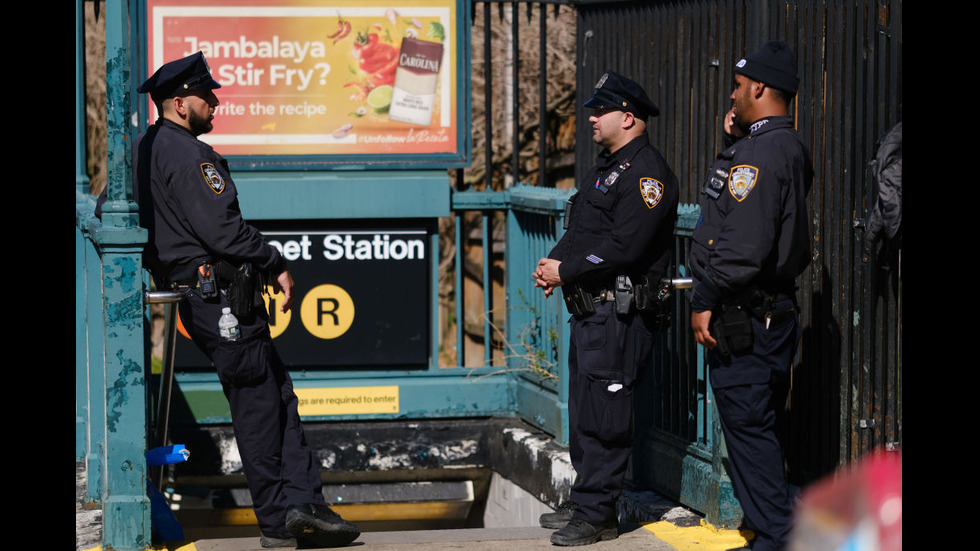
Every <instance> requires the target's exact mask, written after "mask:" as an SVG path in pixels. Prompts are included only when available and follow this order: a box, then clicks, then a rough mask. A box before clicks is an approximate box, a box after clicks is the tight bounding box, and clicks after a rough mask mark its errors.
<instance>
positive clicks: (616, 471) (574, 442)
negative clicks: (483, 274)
mask: <svg viewBox="0 0 980 551" xmlns="http://www.w3.org/2000/svg"><path fill="white" fill-rule="evenodd" d="M585 107H589V108H591V109H592V116H591V117H589V121H590V122H591V123H592V129H593V139H594V141H595V142H596V143H598V144H599V145H601V146H603V148H604V149H603V150H602V152H601V153H600V154H599V156H598V158H597V159H596V166H595V167H594V168H593V169H592V171H591V172H590V173H589V175H588V176H587V177H586V178H585V180H584V181H582V182H581V183H580V185H579V188H578V191H577V193H576V194H575V195H574V196H573V197H572V198H571V199H570V203H571V204H570V209H569V211H568V215H567V216H566V224H567V226H566V229H567V231H566V232H565V234H564V235H563V236H562V238H561V239H560V240H559V242H558V243H557V244H556V245H555V247H554V249H552V251H551V253H550V254H549V255H548V257H547V258H542V259H541V260H540V261H539V262H538V266H537V269H536V270H535V273H534V277H535V285H536V286H538V287H541V288H542V289H544V293H545V296H550V295H551V294H552V292H553V291H554V290H555V288H557V287H559V286H560V287H561V288H562V294H563V295H564V298H565V301H566V305H567V306H568V308H569V311H570V312H571V313H572V319H571V321H570V323H571V331H570V342H569V348H570V349H569V354H568V370H569V381H568V387H569V398H568V415H569V431H570V435H569V446H570V449H569V451H570V455H571V460H572V466H573V467H574V468H575V472H576V474H577V477H576V481H575V484H574V485H573V486H572V490H571V500H570V503H566V504H563V505H562V506H561V507H559V509H558V511H556V512H554V513H547V514H544V515H542V517H541V519H540V522H541V525H542V526H544V527H546V528H559V530H558V531H557V532H555V533H554V534H553V535H552V537H551V541H552V543H554V544H556V545H584V544H591V543H594V542H596V541H600V540H607V539H613V538H615V537H617V535H618V519H617V514H616V502H617V500H618V498H619V495H620V493H621V491H622V486H623V477H624V475H625V473H626V466H627V462H628V461H629V457H630V454H631V451H632V445H633V391H634V388H635V387H636V385H637V383H638V381H639V379H640V378H641V377H642V376H643V373H644V371H645V370H646V369H647V367H648V366H649V364H650V362H651V360H652V357H653V333H654V332H655V331H656V330H657V325H656V324H657V316H656V309H655V308H653V305H654V304H655V303H656V301H655V299H651V297H652V295H653V294H655V293H656V290H657V287H658V283H659V281H660V279H661V278H662V277H664V276H665V275H666V271H667V265H668V263H669V261H670V251H671V248H672V244H673V239H674V237H673V231H674V223H675V222H676V219H677V198H678V184H677V178H676V176H674V173H673V172H672V171H671V169H670V167H669V166H668V165H667V162H666V161H665V160H664V158H663V156H662V155H661V154H660V152H659V151H657V149H655V148H654V147H653V146H652V145H650V140H649V138H648V137H647V132H646V121H647V118H648V117H651V116H653V117H655V116H657V115H658V114H659V109H658V108H657V106H656V105H654V103H653V102H652V101H650V98H649V97H648V96H647V94H646V92H644V91H643V88H641V87H640V85H639V84H637V83H636V82H634V81H632V80H630V79H628V78H626V77H624V76H622V75H619V74H617V73H614V72H612V71H607V72H606V73H605V74H604V75H602V77H601V78H600V79H599V81H598V83H597V84H596V85H595V90H594V92H593V96H592V98H591V99H589V100H588V101H587V102H586V103H585ZM645 299H650V300H645ZM638 305H641V306H640V307H638ZM641 308H642V309H641ZM652 308H653V309H652Z"/></svg>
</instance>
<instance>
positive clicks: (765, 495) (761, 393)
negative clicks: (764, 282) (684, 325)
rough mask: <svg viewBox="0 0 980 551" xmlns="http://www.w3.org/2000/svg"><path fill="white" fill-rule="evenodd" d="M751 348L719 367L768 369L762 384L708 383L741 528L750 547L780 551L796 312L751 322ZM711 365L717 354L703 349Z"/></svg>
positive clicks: (787, 522) (785, 521)
mask: <svg viewBox="0 0 980 551" xmlns="http://www.w3.org/2000/svg"><path fill="white" fill-rule="evenodd" d="M752 328H753V348H752V350H751V351H750V352H747V353H745V354H733V355H732V356H731V359H730V361H729V362H728V363H727V365H726V366H725V367H724V369H736V370H738V369H742V370H745V371H755V370H758V369H759V367H760V366H765V367H767V368H768V369H769V370H770V378H769V381H768V382H762V383H752V384H744V385H730V386H729V385H726V386H722V387H718V386H715V385H714V384H712V389H713V390H714V396H715V404H716V405H717V407H718V415H719V417H720V418H721V428H722V432H723V433H724V435H725V446H726V448H727V450H728V457H729V460H730V468H729V476H730V478H731V480H732V485H733V486H734V488H735V496H736V497H737V498H738V501H739V503H740V504H741V506H742V513H743V518H744V525H745V527H747V528H749V529H751V530H752V531H753V532H755V534H756V538H755V540H754V541H753V544H752V549H753V551H773V550H781V549H783V548H784V547H785V545H786V539H787V537H788V535H789V530H790V527H791V523H792V516H793V511H792V507H791V505H790V496H789V487H788V485H787V482H786V473H785V469H784V466H783V457H784V455H783V448H784V445H785V441H786V437H787V428H788V427H787V411H786V397H787V395H788V393H789V366H790V363H791V362H792V361H793V355H794V354H795V353H796V346H797V343H798V342H799V322H798V318H797V316H793V317H792V319H790V320H789V321H787V322H786V323H784V324H783V325H782V326H779V327H770V328H769V329H768V330H767V329H766V328H765V325H764V324H763V323H762V322H759V321H757V320H755V319H753V320H752ZM708 361H709V364H710V365H711V368H712V369H715V366H716V365H718V362H720V361H721V358H720V357H718V355H717V354H714V353H713V352H709V355H708Z"/></svg>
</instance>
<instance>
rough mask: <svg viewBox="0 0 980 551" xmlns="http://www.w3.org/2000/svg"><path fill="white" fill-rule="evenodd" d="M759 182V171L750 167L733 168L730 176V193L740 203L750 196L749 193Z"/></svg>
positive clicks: (739, 166)
mask: <svg viewBox="0 0 980 551" xmlns="http://www.w3.org/2000/svg"><path fill="white" fill-rule="evenodd" d="M758 181H759V169H758V168H756V167H754V166H749V165H738V166H733V167H732V171H731V172H730V173H729V175H728V191H730V192H731V194H732V197H734V198H735V200H736V201H738V202H739V203H741V202H742V200H743V199H745V198H746V197H748V196H749V192H751V191H752V188H754V187H755V183H756V182H758Z"/></svg>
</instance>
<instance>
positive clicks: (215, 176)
mask: <svg viewBox="0 0 980 551" xmlns="http://www.w3.org/2000/svg"><path fill="white" fill-rule="evenodd" d="M201 172H202V173H204V183H206V184H207V185H208V187H209V188H211V191H213V192H215V193H219V194H220V193H221V192H222V191H224V190H225V180H224V179H223V178H222V177H221V173H219V172H218V169H216V168H214V165H213V164H211V163H201Z"/></svg>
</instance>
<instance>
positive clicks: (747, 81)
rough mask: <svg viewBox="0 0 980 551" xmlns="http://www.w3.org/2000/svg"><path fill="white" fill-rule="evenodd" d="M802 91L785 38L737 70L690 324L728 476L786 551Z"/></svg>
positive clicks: (804, 157) (700, 236)
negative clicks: (703, 362)
mask: <svg viewBox="0 0 980 551" xmlns="http://www.w3.org/2000/svg"><path fill="white" fill-rule="evenodd" d="M798 86H799V78H798V77H797V73H796V58H795V56H794V55H793V52H792V51H791V50H790V48H789V46H787V45H786V44H785V43H784V42H781V41H772V42H767V43H766V44H764V45H763V46H762V48H761V49H759V51H757V52H755V53H753V54H752V55H749V56H746V57H745V58H744V59H742V60H741V61H739V62H738V64H737V65H736V66H735V90H734V91H733V92H732V95H731V99H732V108H731V111H729V113H728V114H727V115H726V118H725V131H726V134H728V135H729V137H728V138H727V143H728V144H729V147H728V148H727V149H725V150H724V151H723V152H722V153H721V154H719V155H718V158H717V160H716V161H715V163H714V165H713V166H712V167H711V171H710V173H709V175H708V178H707V180H706V182H705V185H704V189H703V197H702V200H701V218H700V220H698V224H697V227H696V228H695V230H694V235H693V243H692V245H691V253H690V259H689V260H690V266H691V271H692V275H693V280H694V284H693V287H692V290H691V308H692V310H693V312H694V313H693V314H692V315H691V327H692V329H693V331H694V336H695V339H696V340H697V341H698V342H699V343H701V344H702V345H704V346H705V347H707V348H708V363H709V366H710V379H711V386H712V389H713V390H714V395H715V403H716V405H717V407H718V414H719V416H720V418H721V425H722V430H723V432H724V435H725V445H726V447H727V449H728V456H729V459H730V469H729V475H730V477H731V480H732V484H733V485H734V489H735V495H736V497H738V500H739V503H741V505H742V511H743V513H744V522H743V525H744V526H745V527H747V528H749V529H751V530H752V531H754V532H755V538H754V539H753V541H752V549H754V550H755V551H768V550H771V549H783V548H784V546H785V542H786V538H787V535H788V531H789V529H790V523H791V520H792V509H791V506H790V495H789V490H788V485H787V481H786V476H785V472H784V469H783V445H784V442H785V437H786V433H785V428H786V426H785V421H786V398H787V395H788V392H789V375H790V364H791V362H792V361H793V357H794V355H795V353H796V348H797V345H798V343H799V336H800V331H799V314H798V307H797V303H796V278H797V277H798V276H799V275H800V274H801V273H802V272H803V270H804V269H805V268H806V267H807V265H808V264H809V263H810V256H811V252H810V248H811V247H810V234H809V225H808V220H809V213H808V210H807V195H808V194H809V191H810V187H811V185H812V183H813V166H812V161H811V159H810V154H809V152H808V150H807V147H806V146H805V145H804V143H803V141H802V140H801V139H800V136H799V135H798V134H797V133H796V131H795V130H794V128H793V120H792V118H791V117H790V116H789V115H788V113H789V103H790V101H792V99H793V97H794V96H795V95H796V91H797V88H798ZM735 140H737V141H735ZM732 142H734V143H732Z"/></svg>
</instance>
